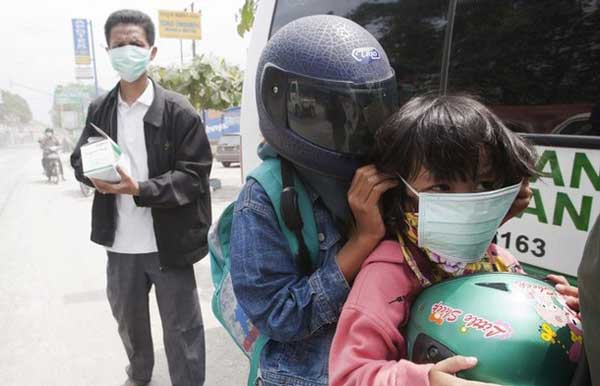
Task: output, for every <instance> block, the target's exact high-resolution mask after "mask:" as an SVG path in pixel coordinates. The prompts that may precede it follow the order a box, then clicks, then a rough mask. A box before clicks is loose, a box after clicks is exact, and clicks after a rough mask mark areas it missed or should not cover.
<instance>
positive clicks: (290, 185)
mask: <svg viewBox="0 0 600 386" xmlns="http://www.w3.org/2000/svg"><path fill="white" fill-rule="evenodd" d="M280 163H281V180H282V190H281V203H280V211H281V217H282V219H283V222H284V223H285V225H286V226H287V227H288V229H289V230H291V231H292V233H293V234H294V235H295V236H296V240H297V241H298V253H297V254H296V265H297V266H298V269H299V270H300V272H302V273H303V274H305V275H308V274H311V273H312V272H313V269H312V267H311V262H310V256H309V252H308V247H307V246H306V242H305V241H304V236H303V235H302V228H303V227H304V222H303V221H302V215H301V214H300V208H299V207H298V192H296V188H295V185H294V167H293V166H292V165H291V163H290V161H288V160H287V159H285V158H282V159H281V162H280Z"/></svg>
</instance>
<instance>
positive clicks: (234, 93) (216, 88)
mask: <svg viewBox="0 0 600 386" xmlns="http://www.w3.org/2000/svg"><path fill="white" fill-rule="evenodd" d="M150 76H151V77H152V78H153V79H154V80H156V81H157V82H158V83H159V84H160V85H162V86H163V87H165V88H167V89H169V90H173V91H176V92H178V93H180V94H183V95H185V96H186V97H187V98H188V99H189V100H190V102H191V103H192V105H193V106H194V108H196V109H197V110H202V109H215V110H224V109H226V108H229V107H232V106H239V105H240V103H241V99H242V85H243V73H242V71H241V70H240V69H239V67H237V66H234V65H229V64H227V63H226V62H225V61H224V60H223V59H216V58H211V57H208V56H205V55H200V56H197V57H196V58H194V60H193V62H192V63H191V64H189V65H188V66H186V67H184V68H183V69H180V68H174V67H152V68H150Z"/></svg>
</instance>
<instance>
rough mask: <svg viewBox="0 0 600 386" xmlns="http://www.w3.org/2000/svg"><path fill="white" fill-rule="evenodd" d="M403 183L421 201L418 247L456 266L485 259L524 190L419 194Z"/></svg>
mask: <svg viewBox="0 0 600 386" xmlns="http://www.w3.org/2000/svg"><path fill="white" fill-rule="evenodd" d="M401 178H402V177H401ZM402 181H404V183H405V184H406V186H407V187H408V188H409V189H410V190H411V191H412V192H413V193H414V194H415V195H416V196H417V197H418V198H419V224H418V233H419V235H418V239H419V247H423V248H427V249H429V250H431V251H432V252H435V253H436V254H438V255H440V256H442V257H444V258H445V259H447V260H449V261H452V262H457V263H472V262H475V261H477V260H479V259H481V258H482V257H483V255H484V254H485V251H486V250H487V248H488V247H489V245H490V243H491V242H492V240H493V239H494V236H495V235H496V231H497V230H498V227H499V226H500V224H501V222H502V220H503V219H504V217H505V216H506V214H507V213H508V210H509V209H510V207H511V205H512V204H513V202H514V200H515V198H516V197H517V194H518V193H519V190H520V189H521V183H518V184H516V185H513V186H509V187H506V188H502V189H498V190H493V191H489V192H480V193H425V192H421V193H419V192H417V191H416V190H415V189H414V188H413V187H412V186H410V185H409V184H408V182H406V180H404V178H402Z"/></svg>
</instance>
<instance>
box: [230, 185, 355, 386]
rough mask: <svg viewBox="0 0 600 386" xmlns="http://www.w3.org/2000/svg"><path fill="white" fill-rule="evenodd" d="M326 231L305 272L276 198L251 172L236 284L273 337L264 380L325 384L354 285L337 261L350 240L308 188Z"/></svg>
mask: <svg viewBox="0 0 600 386" xmlns="http://www.w3.org/2000/svg"><path fill="white" fill-rule="evenodd" d="M308 191H309V195H310V197H311V200H312V201H313V211H314V214H315V221H316V224H317V231H318V232H319V234H318V237H319V242H320V250H319V258H320V259H321V266H320V267H319V268H318V269H316V270H315V271H314V273H312V274H311V275H310V276H302V275H301V274H300V273H299V272H298V270H297V268H296V263H295V261H294V256H293V255H292V252H291V250H290V247H289V246H288V243H287V241H286V238H285V236H284V235H283V233H282V231H281V229H280V228H279V224H278V222H277V217H276V215H275V211H274V209H273V205H272V204H271V201H270V200H269V197H268V196H267V194H266V192H265V191H264V189H263V188H262V187H261V186H260V184H259V183H258V182H256V181H255V180H253V179H249V180H248V182H247V183H246V185H245V186H244V188H243V189H242V192H241V193H240V196H239V198H238V200H237V202H236V203H235V209H234V215H233V224H232V232H231V245H230V253H231V278H232V281H233V288H234V291H235V294H236V298H237V299H238V302H239V304H240V305H241V306H242V308H243V309H244V311H245V312H246V314H247V315H248V317H249V318H250V319H251V320H252V322H253V323H254V324H255V325H256V327H257V328H258V329H259V330H260V331H261V333H263V334H265V335H266V336H268V337H270V338H271V340H270V341H269V343H267V346H266V347H265V349H264V350H263V355H262V358H261V375H262V379H263V384H264V385H265V386H275V385H288V386H317V385H319V386H325V385H327V383H328V369H327V366H328V359H329V349H330V346H331V341H332V339H333V335H334V333H335V328H336V324H337V321H338V317H339V315H340V313H341V310H342V306H343V304H344V302H345V300H346V297H347V295H348V293H349V290H350V287H349V285H348V283H347V282H346V279H345V278H344V276H343V274H342V272H341V270H340V268H339V266H338V264H337V261H336V255H337V253H338V252H339V250H340V249H341V247H342V245H343V243H344V240H343V239H342V237H341V235H340V233H339V232H338V230H337V228H336V226H335V223H334V221H333V219H332V217H331V215H330V214H329V212H328V211H327V209H326V208H325V206H324V205H323V204H322V203H321V200H320V199H319V197H318V195H317V194H316V193H314V192H312V191H310V189H308Z"/></svg>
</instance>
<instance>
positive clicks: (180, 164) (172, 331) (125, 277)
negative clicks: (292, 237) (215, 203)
mask: <svg viewBox="0 0 600 386" xmlns="http://www.w3.org/2000/svg"><path fill="white" fill-rule="evenodd" d="M154 34H155V33H154V25H153V23H152V20H151V19H150V18H149V17H148V16H147V15H146V14H144V13H142V12H139V11H135V10H120V11H116V12H114V13H113V14H111V15H110V16H109V18H108V20H107V21H106V24H105V36H106V41H107V44H108V49H107V51H108V55H109V57H110V61H111V64H112V66H113V68H114V69H115V71H116V72H117V73H118V74H119V76H120V78H121V80H120V82H119V83H118V84H117V86H116V87H115V88H114V89H113V90H111V91H110V92H109V93H108V94H106V95H104V96H101V97H99V98H98V99H97V100H95V101H94V102H92V104H91V105H90V107H89V110H88V116H87V121H86V126H85V128H84V130H83V133H82V135H81V138H80V139H79V142H78V144H77V146H76V148H75V151H74V152H73V154H72V156H71V164H72V166H73V168H74V169H75V176H76V178H77V179H78V180H79V181H82V182H84V183H86V184H88V185H93V186H95V187H96V195H95V197H94V204H93V208H92V234H91V239H92V241H94V242H95V243H98V244H100V245H103V246H104V247H105V248H106V249H107V254H108V263H107V295H108V300H109V303H110V306H111V309H112V312H113V315H114V317H115V319H116V320H117V323H118V326H119V334H120V336H121V339H122V341H123V345H124V346H125V350H126V352H127V356H128V358H129V366H127V375H128V379H127V381H126V382H125V386H136V385H145V384H147V383H148V382H150V379H151V377H152V369H153V365H154V349H153V346H152V337H151V330H150V318H149V310H148V293H149V290H150V288H151V287H152V285H154V287H155V291H156V299H157V303H158V308H159V311H160V316H161V320H162V326H163V332H164V344H165V350H166V354H167V360H168V364H169V373H170V376H171V381H172V384H173V385H174V386H200V385H202V384H203V383H204V366H205V364H204V362H205V351H204V328H203V323H202V316H201V312H200V305H199V301H198V294H197V290H196V281H195V278H194V271H193V268H192V264H194V263H195V262H197V261H198V260H200V259H201V258H203V257H204V256H205V255H206V253H207V242H206V234H207V231H208V227H209V226H210V223H211V213H210V195H209V188H208V176H209V174H210V169H211V165H212V155H211V152H210V147H209V144H208V140H207V137H206V133H205V130H204V126H203V123H202V121H201V119H200V116H199V114H198V113H197V111H195V110H194V108H193V107H192V106H191V105H190V103H189V102H188V101H187V100H186V99H185V98H184V97H183V96H181V95H179V94H176V93H174V92H171V91H167V90H165V89H163V88H162V87H160V85H158V84H156V83H155V82H153V81H152V80H151V79H150V78H149V77H148V76H147V74H146V69H147V67H148V65H149V63H150V61H152V60H153V59H154V57H155V56H156V53H157V49H156V47H154ZM92 124H94V125H96V126H98V127H100V128H102V129H103V130H105V131H106V132H107V133H108V135H109V136H111V137H112V139H113V140H115V141H116V142H117V143H118V144H119V147H120V148H121V150H122V158H121V161H120V163H119V164H120V166H119V168H118V171H119V174H120V177H121V181H120V182H118V183H109V182H107V181H101V180H97V179H92V180H90V179H88V178H86V177H85V176H84V175H83V170H82V163H81V151H80V148H81V146H82V145H83V144H85V143H87V142H88V139H89V138H90V137H92V136H94V135H96V134H95V132H94V129H93V128H92Z"/></svg>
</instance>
